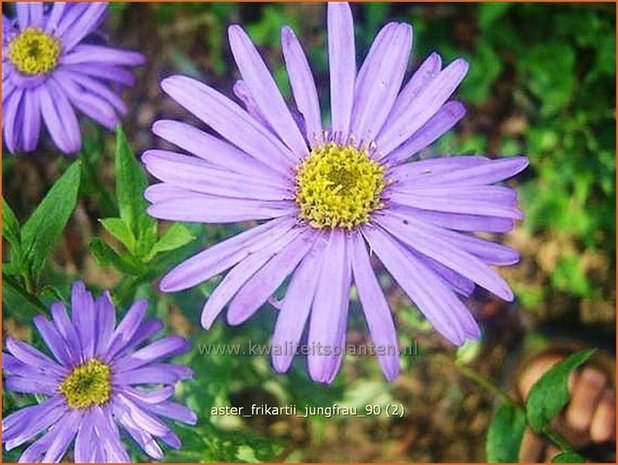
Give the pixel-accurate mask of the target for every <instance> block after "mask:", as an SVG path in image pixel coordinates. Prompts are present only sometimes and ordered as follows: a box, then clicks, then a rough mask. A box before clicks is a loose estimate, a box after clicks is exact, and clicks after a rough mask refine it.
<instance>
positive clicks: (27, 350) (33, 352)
mask: <svg viewBox="0 0 618 465" xmlns="http://www.w3.org/2000/svg"><path fill="white" fill-rule="evenodd" d="M6 348H7V350H8V351H9V352H10V353H11V354H12V355H13V356H14V357H15V358H17V359H18V360H20V361H22V362H24V363H25V364H27V365H31V366H33V367H37V368H41V369H44V370H46V371H50V372H53V373H56V374H58V375H60V376H62V375H63V374H64V373H65V368H64V367H62V366H61V365H59V364H58V363H56V362H55V361H53V360H52V359H51V358H49V357H48V356H47V355H44V354H43V353H41V352H39V351H38V350H37V349H35V348H34V347H32V346H30V345H28V344H26V343H25V342H22V341H17V340H15V339H13V338H12V337H7V338H6Z"/></svg>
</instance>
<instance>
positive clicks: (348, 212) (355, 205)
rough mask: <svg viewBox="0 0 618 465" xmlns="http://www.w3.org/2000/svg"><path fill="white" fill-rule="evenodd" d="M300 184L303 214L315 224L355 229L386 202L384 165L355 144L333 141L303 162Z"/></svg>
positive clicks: (303, 217) (300, 170)
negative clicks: (382, 196) (384, 197)
mask: <svg viewBox="0 0 618 465" xmlns="http://www.w3.org/2000/svg"><path fill="white" fill-rule="evenodd" d="M348 142H349V141H348ZM296 184H297V190H296V203H297V204H298V206H299V209H300V216H301V218H302V219H304V220H306V221H307V222H308V223H309V224H310V225H311V226H313V227H314V228H319V229H321V228H343V229H354V228H356V227H358V226H360V225H362V224H364V223H367V222H368V221H369V219H370V215H371V213H372V212H373V211H374V210H376V209H378V208H380V207H381V206H382V203H381V200H380V195H381V193H382V191H383V189H384V187H385V180H384V167H383V166H382V165H380V164H379V163H378V162H377V161H375V160H373V159H372V158H371V157H370V156H369V153H368V152H367V150H364V149H362V148H360V149H359V148H357V146H355V145H354V144H350V143H348V144H347V145H340V144H338V143H335V142H329V143H327V144H324V145H322V146H320V147H316V148H314V149H313V150H312V151H311V153H310V154H309V156H308V157H307V159H306V160H304V161H303V162H302V163H301V164H300V166H299V168H298V173H297V175H296Z"/></svg>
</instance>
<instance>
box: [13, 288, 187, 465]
mask: <svg viewBox="0 0 618 465" xmlns="http://www.w3.org/2000/svg"><path fill="white" fill-rule="evenodd" d="M71 307H72V312H71V313H72V316H71V318H69V316H68V315H67V311H66V308H65V307H64V305H63V304H62V303H55V304H53V305H52V306H51V314H52V320H51V321H50V320H48V319H47V318H45V317H43V316H37V317H36V318H35V319H34V324H35V325H36V327H37V329H38V331H39V333H40V334H41V336H42V337H43V340H44V341H45V344H47V347H48V348H49V350H50V352H51V353H52V354H53V357H54V358H52V357H49V356H47V355H45V354H43V353H42V352H40V351H38V350H37V349H35V348H34V347H32V346H30V345H28V344H26V343H24V342H20V341H16V340H14V339H12V338H7V340H6V349H7V352H4V353H3V354H2V367H3V370H4V373H5V375H6V379H5V382H4V388H5V389H7V390H8V391H15V392H21V393H25V394H38V395H42V396H45V397H46V399H45V400H44V401H43V402H41V403H40V404H38V405H32V406H29V407H25V408H22V409H21V410H18V411H16V412H14V413H12V414H11V415H9V416H8V417H6V418H5V419H4V421H3V422H2V442H3V443H4V444H5V447H6V449H7V450H10V449H13V448H15V447H17V446H20V445H22V444H24V443H25V442H27V441H29V440H31V439H34V438H37V437H38V439H36V440H35V441H34V442H33V443H32V444H30V445H29V446H28V447H27V448H26V449H25V451H24V452H23V454H22V455H21V457H20V462H38V461H43V462H58V461H60V459H62V457H63V456H64V455H65V454H66V452H67V450H68V448H69V446H70V444H71V443H72V442H73V440H75V445H74V460H75V462H128V461H129V456H128V454H127V451H126V450H125V448H124V446H123V445H122V442H121V440H120V429H122V430H124V431H125V432H126V433H127V434H128V435H129V436H130V437H132V438H133V439H134V440H135V442H136V443H137V444H138V445H139V446H140V447H141V448H142V449H143V450H144V452H146V453H147V454H148V455H149V456H150V457H152V458H154V459H160V458H162V457H163V452H162V450H161V447H160V445H159V443H160V442H162V443H165V444H167V445H168V446H170V447H173V448H178V447H180V440H179V438H178V436H176V434H174V432H173V431H172V430H171V429H170V427H169V425H168V424H167V423H166V422H165V421H163V420H162V419H161V418H162V417H164V418H168V419H171V420H175V421H179V422H183V423H188V424H195V422H196V416H195V413H193V411H191V410H189V409H188V408H187V407H185V406H184V405H180V404H178V403H176V402H173V401H171V400H170V398H171V397H172V396H173V395H174V384H175V383H176V382H178V381H179V380H182V379H189V378H191V377H192V376H193V373H192V371H191V370H190V369H189V368H187V367H184V366H180V365H174V364H171V363H165V362H164V360H165V359H167V358H168V357H171V356H173V355H177V354H180V353H183V352H186V351H187V350H188V343H187V341H186V340H185V339H183V338H182V337H180V336H166V337H164V338H161V339H158V340H157V341H155V342H150V343H147V344H146V345H144V344H145V343H146V342H147V341H149V340H150V338H151V337H152V336H154V335H155V334H156V333H157V332H158V331H159V330H160V329H161V328H162V326H163V324H162V323H161V321H159V320H157V319H151V320H147V321H143V320H144V316H145V314H146V310H147V307H148V304H147V302H146V301H145V300H139V301H136V302H135V303H134V304H133V305H132V306H131V308H129V310H128V311H127V314H126V315H125V317H124V318H123V319H122V321H120V324H118V325H117V326H116V310H115V308H114V305H113V303H112V301H111V299H110V295H109V293H107V292H105V293H104V294H103V295H102V296H100V297H99V298H98V299H96V300H95V299H93V297H92V295H91V294H90V293H89V292H88V291H87V290H86V288H85V286H84V284H83V283H81V282H77V283H75V284H74V285H73V292H72V296H71ZM143 385H148V386H149V388H148V389H144V386H143Z"/></svg>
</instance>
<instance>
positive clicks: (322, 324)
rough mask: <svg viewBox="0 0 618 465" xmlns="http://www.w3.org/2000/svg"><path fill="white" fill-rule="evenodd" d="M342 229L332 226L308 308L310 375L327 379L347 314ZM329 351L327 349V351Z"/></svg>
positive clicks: (333, 368)
mask: <svg viewBox="0 0 618 465" xmlns="http://www.w3.org/2000/svg"><path fill="white" fill-rule="evenodd" d="M346 243H347V238H346V233H345V232H343V231H341V230H337V229H333V230H332V231H331V234H330V238H329V240H328V245H327V246H326V250H325V252H324V263H325V264H326V263H328V266H324V267H323V268H322V272H321V274H320V276H319V278H318V280H319V281H318V286H317V289H316V293H315V298H314V301H313V306H312V309H311V321H310V323H309V334H308V339H307V343H308V344H309V346H310V347H314V348H317V349H316V351H315V352H313V353H311V354H310V355H309V374H310V375H311V379H313V380H314V381H318V382H321V383H328V382H329V381H330V380H331V379H332V378H333V376H334V375H335V374H336V373H337V369H338V367H339V363H340V358H341V357H342V356H343V349H344V347H343V345H342V341H343V338H344V337H345V332H346V322H347V316H348V303H349V292H350V284H351V276H350V275H351V268H350V260H349V254H348V252H347V246H346ZM329 351H330V353H329Z"/></svg>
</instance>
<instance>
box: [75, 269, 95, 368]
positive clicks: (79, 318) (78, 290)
mask: <svg viewBox="0 0 618 465" xmlns="http://www.w3.org/2000/svg"><path fill="white" fill-rule="evenodd" d="M71 312H72V317H73V326H74V327H75V329H76V330H77V333H78V335H79V340H80V341H81V346H82V354H83V361H86V360H89V359H90V358H92V356H93V355H94V347H95V338H96V334H95V313H94V299H93V298H92V294H91V293H90V292H88V290H87V289H86V286H85V285H84V283H82V282H79V281H78V282H76V283H75V284H73V290H72V292H71Z"/></svg>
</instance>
